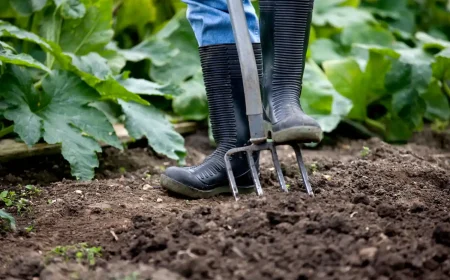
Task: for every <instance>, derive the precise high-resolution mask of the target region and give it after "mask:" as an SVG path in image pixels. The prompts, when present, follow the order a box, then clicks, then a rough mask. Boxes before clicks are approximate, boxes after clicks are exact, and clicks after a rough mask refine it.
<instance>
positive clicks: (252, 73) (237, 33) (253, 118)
mask: <svg viewBox="0 0 450 280" xmlns="http://www.w3.org/2000/svg"><path fill="white" fill-rule="evenodd" d="M227 2H228V10H229V13H230V17H231V24H232V26H233V33H234V38H235V41H236V46H237V50H238V55H239V61H240V65H241V71H242V80H243V83H244V93H245V106H246V114H247V117H248V122H249V126H250V142H251V145H249V146H245V147H240V148H234V149H231V150H229V151H228V152H227V153H226V154H225V164H226V167H227V174H228V180H229V181H230V186H231V189H232V192H233V195H234V197H235V199H236V200H238V188H237V185H236V179H235V177H234V174H233V169H232V167H231V162H230V156H231V155H233V154H236V153H245V154H246V155H247V160H248V163H249V165H250V169H251V173H252V177H253V181H254V183H255V188H256V193H257V194H258V195H262V194H263V190H262V187H261V183H260V181H259V175H258V172H257V170H256V166H255V161H254V159H253V154H254V153H255V152H259V151H263V150H270V152H271V154H272V160H273V164H274V167H275V170H276V172H277V176H278V181H279V182H280V185H281V189H282V190H283V191H285V192H287V191H288V188H287V186H286V182H285V180H284V176H283V171H282V170H281V165H280V161H279V159H278V154H277V150H276V146H277V144H276V143H274V142H273V141H271V140H270V139H268V138H267V136H266V134H265V131H264V120H263V109H262V101H261V89H260V84H259V77H258V68H257V66H256V59H255V54H254V52H253V47H252V43H251V41H250V35H249V32H248V26H247V20H246V18H245V13H244V7H243V4H242V0H227ZM289 145H290V146H291V147H292V148H293V149H294V151H295V155H296V157H297V163H298V166H299V168H300V171H301V174H302V180H303V184H304V185H305V187H306V191H307V193H308V194H309V195H310V196H314V193H313V191H312V188H311V185H310V183H309V179H308V173H307V170H306V167H305V164H304V162H303V157H302V152H301V150H300V144H299V143H292V144H289Z"/></svg>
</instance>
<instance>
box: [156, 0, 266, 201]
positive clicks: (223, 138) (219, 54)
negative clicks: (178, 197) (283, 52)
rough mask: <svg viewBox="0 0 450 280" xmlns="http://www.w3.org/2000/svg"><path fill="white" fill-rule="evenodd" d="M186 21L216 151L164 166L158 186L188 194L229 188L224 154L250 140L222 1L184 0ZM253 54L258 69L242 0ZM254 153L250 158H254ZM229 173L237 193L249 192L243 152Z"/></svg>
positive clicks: (254, 28)
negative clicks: (188, 163)
mask: <svg viewBox="0 0 450 280" xmlns="http://www.w3.org/2000/svg"><path fill="white" fill-rule="evenodd" d="M184 1H185V2H186V3H188V4H189V9H188V19H189V21H190V22H191V24H192V27H193V30H194V32H195V34H196V37H197V40H198V42H199V52H200V60H201V64H202V70H203V78H204V82H205V87H206V96H207V98H208V108H209V115H210V119H211V127H212V131H213V136H214V139H215V141H216V143H217V149H216V150H215V151H214V153H212V154H211V155H210V156H209V157H208V158H206V160H205V161H204V162H203V163H201V164H200V165H198V166H193V167H184V168H183V167H170V168H168V169H167V170H166V172H165V173H164V174H163V175H162V176H161V186H162V187H164V188H166V189H168V190H170V191H173V192H176V193H179V194H182V195H185V196H189V197H194V198H202V197H209V196H212V195H216V194H219V193H225V192H230V187H229V183H228V177H227V172H226V167H225V160H224V156H225V153H226V152H227V151H228V150H230V149H232V148H236V147H242V146H244V145H247V144H248V142H249V138H250V132H249V127H248V120H247V115H246V112H245V96H244V89H243V82H242V74H241V68H240V64H239V58H238V53H237V49H236V44H235V43H234V36H233V31H232V27H231V22H230V16H229V14H228V12H227V6H226V0H197V1H194V0H184ZM245 3H246V6H245V10H246V11H247V17H248V18H249V26H250V28H251V34H252V40H253V43H254V44H253V46H254V51H255V57H256V60H257V64H258V68H259V71H260V73H261V72H262V64H261V63H262V57H261V47H260V44H259V43H258V42H259V31H258V21H257V19H256V15H255V13H254V9H253V7H250V6H249V5H251V3H250V1H249V0H245ZM257 159H258V156H255V160H257ZM231 165H232V168H233V173H234V174H235V176H236V183H237V185H238V187H239V188H240V191H241V192H242V191H253V188H254V185H253V184H254V183H253V180H252V177H251V173H250V168H249V166H248V163H247V159H246V157H245V156H237V155H236V156H233V158H232V160H231Z"/></svg>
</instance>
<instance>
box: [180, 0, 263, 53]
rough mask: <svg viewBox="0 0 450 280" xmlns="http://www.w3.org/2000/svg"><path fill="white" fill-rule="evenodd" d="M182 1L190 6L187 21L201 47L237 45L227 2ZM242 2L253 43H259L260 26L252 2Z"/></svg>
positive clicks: (207, 0) (225, 0)
mask: <svg viewBox="0 0 450 280" xmlns="http://www.w3.org/2000/svg"><path fill="white" fill-rule="evenodd" d="M182 1H183V2H185V3H186V4H188V8H187V19H188V20H189V22H190V24H191V26H192V29H193V30H194V33H195V37H196V38H197V41H198V44H199V46H201V47H202V46H208V45H218V44H231V43H235V41H234V36H233V29H232V27H231V20H230V14H229V13H228V6H227V0H182ZM242 1H243V2H244V11H245V14H246V17H247V24H248V28H249V31H250V38H251V40H252V43H259V42H260V38H259V25H258V17H257V16H256V12H255V9H254V7H253V5H252V3H251V1H250V0H242Z"/></svg>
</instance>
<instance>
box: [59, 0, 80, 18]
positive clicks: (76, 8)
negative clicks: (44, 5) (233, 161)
mask: <svg viewBox="0 0 450 280" xmlns="http://www.w3.org/2000/svg"><path fill="white" fill-rule="evenodd" d="M54 2H55V4H56V7H58V8H59V9H60V11H61V12H60V14H61V17H62V18H64V19H79V18H83V17H84V16H85V14H86V7H85V6H84V4H83V3H82V2H81V1H80V0H54Z"/></svg>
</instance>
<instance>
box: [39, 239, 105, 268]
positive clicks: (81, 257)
mask: <svg viewBox="0 0 450 280" xmlns="http://www.w3.org/2000/svg"><path fill="white" fill-rule="evenodd" d="M102 250H103V249H102V247H89V245H88V244H87V243H79V244H76V245H69V246H58V247H56V248H54V249H53V250H51V251H50V253H49V254H48V255H47V258H53V257H61V258H63V259H64V261H66V262H67V261H69V260H76V261H77V262H79V263H86V262H87V263H88V264H89V265H91V266H93V265H95V262H96V259H97V258H98V257H101V256H102Z"/></svg>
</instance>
